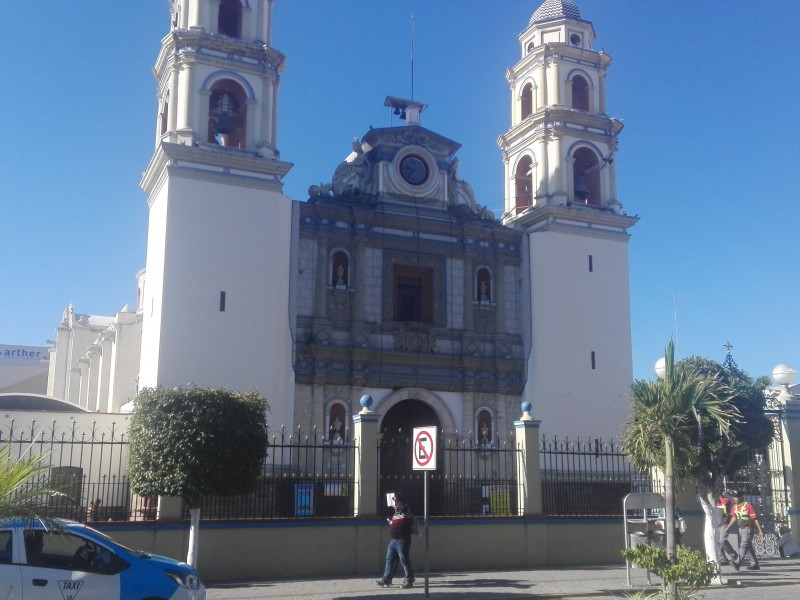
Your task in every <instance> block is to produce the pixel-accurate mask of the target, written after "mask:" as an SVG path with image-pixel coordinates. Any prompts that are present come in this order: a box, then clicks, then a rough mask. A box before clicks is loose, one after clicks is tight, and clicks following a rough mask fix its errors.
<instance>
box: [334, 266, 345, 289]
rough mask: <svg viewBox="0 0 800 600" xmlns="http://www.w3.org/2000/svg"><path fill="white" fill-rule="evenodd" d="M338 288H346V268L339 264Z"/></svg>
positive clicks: (337, 270) (337, 272) (337, 271)
mask: <svg viewBox="0 0 800 600" xmlns="http://www.w3.org/2000/svg"><path fill="white" fill-rule="evenodd" d="M336 287H337V288H343V287H345V283H344V266H343V265H342V264H341V263H339V266H338V267H336Z"/></svg>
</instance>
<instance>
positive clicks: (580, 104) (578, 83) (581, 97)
mask: <svg viewBox="0 0 800 600" xmlns="http://www.w3.org/2000/svg"><path fill="white" fill-rule="evenodd" d="M572 108H577V109H578V110H589V84H588V83H587V82H586V80H585V79H584V78H583V77H581V76H580V75H575V76H574V77H573V78H572Z"/></svg>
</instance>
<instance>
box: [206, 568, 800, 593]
mask: <svg viewBox="0 0 800 600" xmlns="http://www.w3.org/2000/svg"><path fill="white" fill-rule="evenodd" d="M723 576H724V577H727V578H728V585H727V586H716V587H712V588H707V589H705V590H702V591H701V592H700V595H699V596H698V598H705V600H723V599H725V600H745V599H747V600H797V599H798V598H800V559H784V560H780V559H772V560H764V561H762V562H761V570H760V571H746V570H742V571H741V572H740V573H736V572H734V571H733V569H731V568H730V567H725V568H724V570H723ZM377 577H379V574H377V573H376V574H375V577H372V578H370V577H349V578H345V579H340V578H338V579H327V580H326V579H304V580H292V581H268V582H261V583H240V584H214V585H211V586H210V587H209V589H208V596H207V598H208V600H255V599H256V598H259V599H260V598H267V597H269V598H302V599H306V598H308V599H312V600H345V599H348V598H424V597H425V581H424V572H419V573H417V582H416V584H415V585H414V588H412V589H409V590H404V589H401V588H400V586H399V585H393V586H392V587H390V588H380V587H378V586H377V585H375V583H374V581H373V580H374V579H376V578H377ZM652 580H653V582H656V581H657V578H656V577H655V576H654V577H653V578H652ZM631 581H632V582H633V583H634V586H632V587H628V586H627V585H626V577H625V567H624V566H602V567H583V568H571V569H570V568H568V569H544V570H537V569H534V570H529V571H483V572H475V573H466V572H465V573H431V574H430V577H429V585H428V594H429V596H430V597H437V596H448V597H450V598H466V599H469V600H472V599H475V600H478V599H482V598H486V599H488V600H500V599H504V598H512V599H516V598H539V599H545V598H561V599H568V598H592V599H596V600H611V599H622V598H625V596H626V594H632V593H634V592H636V591H640V590H652V591H655V590H656V589H657V587H656V586H649V587H648V586H646V583H647V579H646V575H645V572H644V571H642V570H641V569H633V571H632V574H631ZM399 582H400V581H399V580H398V581H397V583H399Z"/></svg>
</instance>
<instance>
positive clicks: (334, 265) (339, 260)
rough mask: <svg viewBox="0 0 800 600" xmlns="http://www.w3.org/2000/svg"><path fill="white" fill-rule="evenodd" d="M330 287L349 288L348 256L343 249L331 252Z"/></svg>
mask: <svg viewBox="0 0 800 600" xmlns="http://www.w3.org/2000/svg"><path fill="white" fill-rule="evenodd" d="M331 287H333V288H335V289H338V290H346V289H348V288H350V257H348V256H347V252H345V251H344V250H337V251H336V252H334V253H333V260H331Z"/></svg>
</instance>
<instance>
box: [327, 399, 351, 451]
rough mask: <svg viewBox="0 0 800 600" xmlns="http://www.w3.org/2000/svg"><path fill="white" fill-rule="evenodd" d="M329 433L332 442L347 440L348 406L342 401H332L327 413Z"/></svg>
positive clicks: (328, 436)
mask: <svg viewBox="0 0 800 600" xmlns="http://www.w3.org/2000/svg"><path fill="white" fill-rule="evenodd" d="M326 419H327V421H328V422H327V426H328V435H327V439H328V441H330V442H344V441H345V440H347V408H346V407H345V405H344V404H342V403H341V402H331V403H330V405H329V406H328V414H327V415H326Z"/></svg>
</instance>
